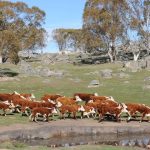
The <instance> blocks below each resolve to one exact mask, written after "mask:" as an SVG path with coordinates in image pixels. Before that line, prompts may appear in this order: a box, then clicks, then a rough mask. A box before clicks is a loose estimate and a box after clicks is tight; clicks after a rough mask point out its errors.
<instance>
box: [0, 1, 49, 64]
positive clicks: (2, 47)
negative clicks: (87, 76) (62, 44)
mask: <svg viewBox="0 0 150 150" xmlns="http://www.w3.org/2000/svg"><path fill="white" fill-rule="evenodd" d="M44 20H45V12H44V11H42V10H40V9H39V8H38V7H32V8H29V7H28V5H27V4H25V3H23V2H16V3H12V2H10V1H3V0H1V1H0V62H2V61H3V62H4V61H6V60H7V59H10V61H11V62H12V63H15V64H17V63H18V62H19V57H18V52H19V51H22V50H26V51H28V52H29V51H34V50H36V49H38V48H42V47H44V46H45V38H46V31H45V29H44V28H43V27H42V25H43V23H44Z"/></svg>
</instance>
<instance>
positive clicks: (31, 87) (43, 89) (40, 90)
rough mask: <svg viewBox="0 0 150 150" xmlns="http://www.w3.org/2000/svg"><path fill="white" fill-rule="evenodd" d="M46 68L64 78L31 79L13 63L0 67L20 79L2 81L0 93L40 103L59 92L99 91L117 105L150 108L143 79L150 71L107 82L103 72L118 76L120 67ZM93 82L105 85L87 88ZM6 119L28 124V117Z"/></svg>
mask: <svg viewBox="0 0 150 150" xmlns="http://www.w3.org/2000/svg"><path fill="white" fill-rule="evenodd" d="M31 65H32V66H34V67H36V66H37V64H36V63H31ZM47 67H49V68H50V69H51V70H63V72H64V77H61V78H58V77H29V76H25V75H24V74H19V66H16V65H10V64H3V65H0V70H3V71H7V73H9V74H13V75H17V73H18V75H17V76H16V77H15V78H17V80H13V81H5V82H1V81H0V93H12V92H13V91H17V92H19V93H34V94H35V96H36V98H37V100H39V99H40V97H41V96H42V95H43V94H45V93H59V94H62V95H65V96H70V97H71V96H73V93H75V92H86V93H94V92H97V93H98V94H99V95H107V96H110V95H111V96H113V97H114V99H115V100H116V101H118V102H134V103H145V104H147V105H150V92H149V89H144V88H143V85H144V84H145V81H144V79H145V78H146V77H150V71H147V70H143V71H140V72H136V73H132V72H129V71H124V73H126V74H128V75H129V77H128V78H119V77H117V76H113V78H111V79H105V78H102V77H101V75H100V71H101V70H103V69H106V68H107V69H112V70H113V74H117V73H119V72H120V69H122V67H121V64H102V65H82V66H74V65H72V64H53V65H49V66H47ZM91 80H99V81H100V83H101V84H102V86H99V87H94V88H88V85H89V83H90V82H91ZM76 81H77V82H76ZM126 82H127V83H126ZM149 82H150V81H149ZM146 84H148V83H146ZM149 84H150V83H149ZM7 117H8V119H7V120H6V119H5V117H0V118H1V121H0V125H7V124H10V123H11V124H12V123H28V118H27V117H22V116H21V115H20V114H15V115H8V116H7Z"/></svg>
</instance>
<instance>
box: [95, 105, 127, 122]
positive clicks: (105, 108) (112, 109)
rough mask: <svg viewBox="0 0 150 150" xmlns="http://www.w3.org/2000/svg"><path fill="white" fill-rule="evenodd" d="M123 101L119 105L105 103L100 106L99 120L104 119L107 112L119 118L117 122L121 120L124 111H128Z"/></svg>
mask: <svg viewBox="0 0 150 150" xmlns="http://www.w3.org/2000/svg"><path fill="white" fill-rule="evenodd" d="M124 106H125V105H123V103H119V105H118V106H117V107H116V106H113V105H111V104H103V105H101V106H100V107H98V113H99V122H101V121H102V119H104V116H105V115H106V114H110V115H112V116H114V117H115V118H116V120H117V122H119V121H120V116H121V114H122V113H123V112H127V110H126V107H124Z"/></svg>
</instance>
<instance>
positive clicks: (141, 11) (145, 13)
mask: <svg viewBox="0 0 150 150" xmlns="http://www.w3.org/2000/svg"><path fill="white" fill-rule="evenodd" d="M127 3H128V6H129V12H130V13H129V15H128V18H129V25H128V32H127V33H128V39H129V41H131V42H130V44H129V47H128V49H129V50H130V51H132V53H133V55H134V60H135V61H137V60H138V58H139V55H140V52H141V50H143V49H147V51H149V52H150V1H149V0H127ZM131 43H132V44H131ZM133 43H134V45H136V46H132V45H133ZM135 43H136V44H135Z"/></svg>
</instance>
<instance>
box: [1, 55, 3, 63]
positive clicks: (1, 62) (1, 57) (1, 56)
mask: <svg viewBox="0 0 150 150" xmlns="http://www.w3.org/2000/svg"><path fill="white" fill-rule="evenodd" d="M2 63H3V61H2V55H0V64H2Z"/></svg>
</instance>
